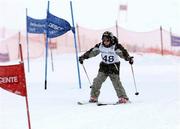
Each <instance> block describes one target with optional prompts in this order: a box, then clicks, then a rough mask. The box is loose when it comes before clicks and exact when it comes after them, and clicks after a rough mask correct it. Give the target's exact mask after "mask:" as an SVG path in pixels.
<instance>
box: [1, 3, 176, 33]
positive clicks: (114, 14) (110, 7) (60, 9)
mask: <svg viewBox="0 0 180 129" xmlns="http://www.w3.org/2000/svg"><path fill="white" fill-rule="evenodd" d="M72 2H73V10H74V18H75V22H76V23H78V24H79V25H80V26H84V27H87V28H92V29H101V28H106V27H112V26H113V25H115V21H116V20H118V24H119V26H121V27H123V28H126V29H129V30H132V31H137V32H146V31H151V30H153V29H157V28H159V26H160V25H162V27H163V28H165V29H167V30H169V29H170V28H171V29H172V31H173V32H175V33H178V34H179V35H180V0H72ZM120 4H127V5H128V10H127V11H119V5H120ZM26 8H28V15H29V16H31V17H33V18H37V19H38V18H45V17H46V9H47V0H0V16H1V17H0V27H2V26H5V27H9V28H13V29H17V30H22V29H25V27H26V26H25V23H26V19H25V16H26V12H25V9H26ZM50 12H51V13H53V14H54V15H56V16H58V17H61V18H64V19H66V20H68V21H69V22H70V23H72V20H71V12H70V4H69V0H50Z"/></svg>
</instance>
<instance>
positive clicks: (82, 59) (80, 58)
mask: <svg viewBox="0 0 180 129" xmlns="http://www.w3.org/2000/svg"><path fill="white" fill-rule="evenodd" d="M83 61H84V58H83V57H81V56H80V57H79V63H80V64H83Z"/></svg>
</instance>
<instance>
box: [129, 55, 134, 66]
mask: <svg viewBox="0 0 180 129" xmlns="http://www.w3.org/2000/svg"><path fill="white" fill-rule="evenodd" d="M133 58H134V57H133V56H131V57H129V64H131V65H132V64H133V63H134V60H133Z"/></svg>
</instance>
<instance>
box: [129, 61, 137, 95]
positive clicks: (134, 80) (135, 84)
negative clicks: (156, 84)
mask: <svg viewBox="0 0 180 129" xmlns="http://www.w3.org/2000/svg"><path fill="white" fill-rule="evenodd" d="M131 71H132V75H133V80H134V87H135V90H136V93H135V95H139V92H137V87H136V81H135V77H134V70H133V66H132V64H131Z"/></svg>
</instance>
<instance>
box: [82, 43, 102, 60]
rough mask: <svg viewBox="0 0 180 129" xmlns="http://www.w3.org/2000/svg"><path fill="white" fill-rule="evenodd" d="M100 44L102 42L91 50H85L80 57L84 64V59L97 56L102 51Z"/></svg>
mask: <svg viewBox="0 0 180 129" xmlns="http://www.w3.org/2000/svg"><path fill="white" fill-rule="evenodd" d="M99 45H100V43H99V44H96V45H95V47H93V48H91V49H90V50H88V51H87V52H85V53H84V54H83V55H82V56H80V57H79V62H80V63H81V64H83V60H85V59H88V58H91V57H95V56H97V55H98V54H99V53H100V51H99Z"/></svg>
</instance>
